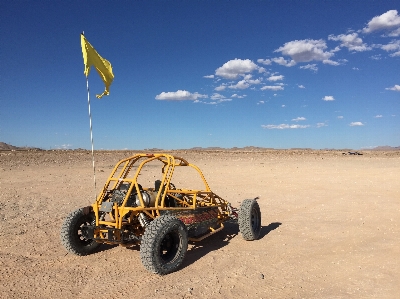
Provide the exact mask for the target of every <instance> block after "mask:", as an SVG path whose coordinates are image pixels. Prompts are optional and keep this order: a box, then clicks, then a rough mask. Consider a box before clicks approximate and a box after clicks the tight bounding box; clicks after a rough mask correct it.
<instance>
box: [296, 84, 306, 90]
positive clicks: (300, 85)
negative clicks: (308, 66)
mask: <svg viewBox="0 0 400 299" xmlns="http://www.w3.org/2000/svg"><path fill="white" fill-rule="evenodd" d="M297 87H298V88H302V89H303V88H305V87H304V85H302V84H297Z"/></svg>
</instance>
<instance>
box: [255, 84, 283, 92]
mask: <svg viewBox="0 0 400 299" xmlns="http://www.w3.org/2000/svg"><path fill="white" fill-rule="evenodd" d="M260 89H261V90H273V91H278V90H284V89H285V88H284V87H283V86H281V85H266V86H263V87H261V88H260Z"/></svg>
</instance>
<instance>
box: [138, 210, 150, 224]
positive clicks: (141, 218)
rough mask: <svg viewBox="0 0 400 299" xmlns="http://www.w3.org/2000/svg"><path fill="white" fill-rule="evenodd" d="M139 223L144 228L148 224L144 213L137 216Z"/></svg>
mask: <svg viewBox="0 0 400 299" xmlns="http://www.w3.org/2000/svg"><path fill="white" fill-rule="evenodd" d="M139 223H140V225H141V226H142V227H143V228H145V227H146V226H148V225H149V224H150V219H149V217H147V216H146V215H145V214H144V213H140V214H139Z"/></svg>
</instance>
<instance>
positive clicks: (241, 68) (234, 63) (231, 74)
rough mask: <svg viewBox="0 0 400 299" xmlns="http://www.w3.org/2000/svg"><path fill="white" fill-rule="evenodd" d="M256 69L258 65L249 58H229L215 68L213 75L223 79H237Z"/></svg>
mask: <svg viewBox="0 0 400 299" xmlns="http://www.w3.org/2000/svg"><path fill="white" fill-rule="evenodd" d="M257 69H258V66H257V65H256V64H255V63H254V62H253V61H251V60H250V59H244V60H242V59H237V58H235V59H234V60H229V61H228V62H226V63H225V64H224V65H223V66H221V67H219V68H217V69H216V70H215V75H217V76H220V77H222V78H225V79H238V78H239V77H240V76H245V75H246V74H248V73H251V72H253V71H255V70H257Z"/></svg>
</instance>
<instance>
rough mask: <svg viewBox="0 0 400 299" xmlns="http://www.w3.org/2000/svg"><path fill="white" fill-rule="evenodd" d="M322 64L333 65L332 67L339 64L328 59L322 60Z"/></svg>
mask: <svg viewBox="0 0 400 299" xmlns="http://www.w3.org/2000/svg"><path fill="white" fill-rule="evenodd" d="M322 63H323V64H329V65H334V66H338V65H340V63H339V62H337V61H333V60H330V59H326V60H323V61H322Z"/></svg>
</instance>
